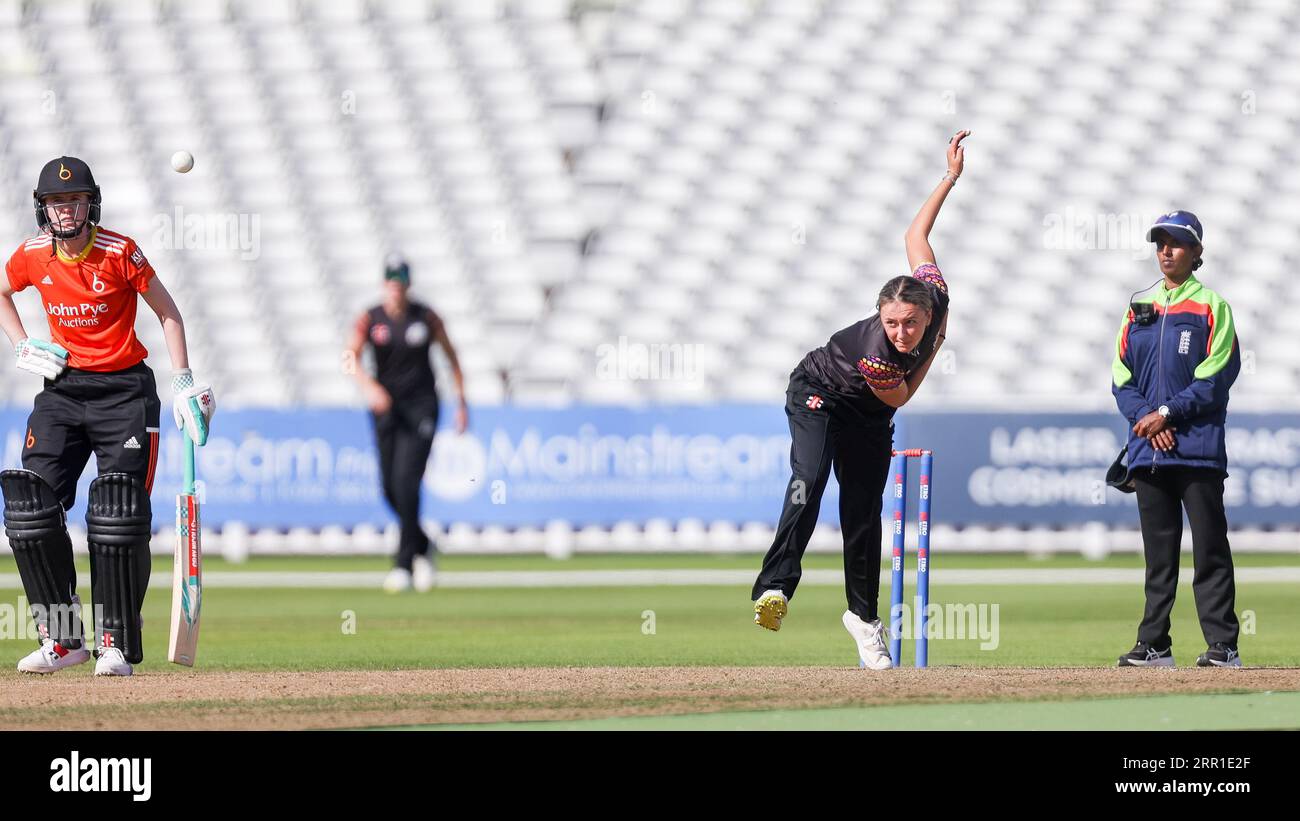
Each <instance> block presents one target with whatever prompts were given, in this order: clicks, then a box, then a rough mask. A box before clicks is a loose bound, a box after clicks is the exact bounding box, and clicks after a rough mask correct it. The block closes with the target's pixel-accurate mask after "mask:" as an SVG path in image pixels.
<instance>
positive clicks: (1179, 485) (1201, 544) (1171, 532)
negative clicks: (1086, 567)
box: [1133, 467, 1239, 648]
mask: <svg viewBox="0 0 1300 821" xmlns="http://www.w3.org/2000/svg"><path fill="white" fill-rule="evenodd" d="M1133 478H1134V479H1135V481H1136V484H1137V501H1138V513H1139V515H1140V516H1141V519H1142V544H1143V551H1144V553H1145V554H1146V567H1147V570H1146V610H1145V612H1144V614H1143V616H1142V624H1141V626H1139V627H1138V641H1144V642H1146V643H1148V644H1150V645H1152V646H1154V647H1160V648H1163V647H1167V646H1169V644H1170V638H1169V614H1170V611H1172V610H1173V608H1174V594H1175V593H1177V592H1178V559H1179V550H1180V545H1181V542H1182V538H1183V511H1184V510H1186V511H1187V521H1188V522H1190V523H1191V526H1192V561H1193V565H1194V567H1195V571H1194V575H1193V576H1192V593H1193V594H1194V595H1195V597H1196V613H1197V615H1198V616H1199V617H1200V620H1201V632H1202V633H1203V634H1204V637H1205V643H1206V644H1210V645H1212V644H1214V643H1215V642H1223V643H1224V644H1227V645H1229V646H1232V647H1236V646H1237V634H1238V632H1239V627H1238V624H1237V614H1236V613H1235V612H1234V608H1235V607H1236V599H1237V588H1236V581H1235V578H1234V573H1233V568H1232V551H1231V549H1230V548H1229V546H1228V519H1227V516H1226V515H1225V513H1224V510H1223V474H1222V473H1219V472H1218V471H1215V470H1209V469H1204V468H1188V467H1162V468H1160V469H1158V470H1156V471H1150V470H1135V471H1133Z"/></svg>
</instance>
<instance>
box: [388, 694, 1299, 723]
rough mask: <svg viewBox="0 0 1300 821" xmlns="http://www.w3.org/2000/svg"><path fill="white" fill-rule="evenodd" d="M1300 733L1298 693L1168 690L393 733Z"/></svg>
mask: <svg viewBox="0 0 1300 821" xmlns="http://www.w3.org/2000/svg"><path fill="white" fill-rule="evenodd" d="M1085 728H1086V729H1090V730H1103V731H1105V730H1135V729H1146V730H1165V729H1179V730H1296V729H1300V693H1242V694H1231V695H1218V694H1216V695H1172V696H1170V695H1166V696H1147V697H1142V698H1107V699H1080V700H1078V701H1037V702H1017V703H1014V704H1011V703H997V702H993V703H984V704H909V705H900V706H881V707H852V708H834V709H810V710H770V711H751V712H735V713H705V714H699V715H672V716H634V717H623V718H600V719H589V720H586V721H533V722H528V721H521V722H514V723H498V724H441V725H418V726H413V727H389V728H384V729H394V730H875V731H891V730H897V731H909V732H910V731H913V730H1078V729H1085Z"/></svg>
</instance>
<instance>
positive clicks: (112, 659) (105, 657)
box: [95, 647, 135, 676]
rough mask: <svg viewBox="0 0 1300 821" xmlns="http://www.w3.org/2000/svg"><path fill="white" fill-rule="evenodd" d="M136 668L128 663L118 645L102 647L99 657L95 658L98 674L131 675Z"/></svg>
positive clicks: (96, 672)
mask: <svg viewBox="0 0 1300 821" xmlns="http://www.w3.org/2000/svg"><path fill="white" fill-rule="evenodd" d="M133 672H135V670H134V669H133V668H132V667H131V665H130V664H128V663H127V660H126V657H125V656H123V655H122V651H121V650H120V649H118V648H116V647H102V648H100V650H99V658H98V659H96V660H95V675H97V676H129V675H131V674H132V673H133Z"/></svg>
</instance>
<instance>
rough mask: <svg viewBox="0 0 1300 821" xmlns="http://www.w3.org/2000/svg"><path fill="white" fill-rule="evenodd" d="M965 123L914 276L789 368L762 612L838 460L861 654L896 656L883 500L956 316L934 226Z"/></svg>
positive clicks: (791, 585)
mask: <svg viewBox="0 0 1300 821" xmlns="http://www.w3.org/2000/svg"><path fill="white" fill-rule="evenodd" d="M969 133H970V132H968V131H959V132H958V133H957V134H956V135H954V136H953V138H952V139H951V140H949V142H948V150H947V159H948V171H947V173H945V174H944V175H943V178H942V179H941V180H940V181H939V184H938V186H937V187H936V188H935V189H934V191H933V193H931V194H930V196H929V198H928V199H927V200H926V201H925V204H924V205H922V206H921V210H920V211H919V212H918V213H917V215H916V217H915V219H913V220H912V225H911V227H910V228H908V230H907V234H906V248H907V261H908V265H909V267H910V268H911V270H912V274H911V275H910V276H900V277H895V278H894V279H891V280H890V281H889V282H887V283H885V286H884V288H882V289H881V291H880V294H879V296H878V298H877V300H876V309H877V313H876V314H873V315H872V316H869V317H867V318H866V319H864V320H862V321H860V322H857V323H854V324H853V325H850V326H849V327H847V328H844V329H843V330H841V331H838V332H836V333H835V334H834V335H833V336H831V338H830V341H829V342H827V343H826V344H825V345H824V346H822V347H820V348H817V349H816V350H814V351H811V352H810V353H809V354H808V355H807V356H805V357H804V359H803V361H802V362H800V363H799V365H798V366H797V367H796V368H795V369H794V371H793V372H792V373H791V374H790V386H789V388H788V389H787V391H786V403H785V413H786V417H787V418H788V420H789V423H790V436H791V439H792V440H793V441H792V443H791V446H790V468H791V474H792V475H791V477H790V483H789V485H788V486H787V487H786V494H785V500H784V504H783V506H782V509H781V518H780V520H779V521H778V523H777V526H776V535H775V538H774V539H773V542H772V547H771V548H770V549H769V550H768V551H767V555H766V556H765V557H764V558H763V567H762V570H761V571H760V572H759V575H758V579H757V581H755V582H754V587H753V591H752V598H753V600H754V602H755V603H754V622H755V623H756V624H758V625H760V626H762V627H765V628H767V629H768V630H779V629H780V628H781V620H782V619H783V618H784V617H785V615H786V612H787V608H788V603H789V600H790V599H791V598H792V597H793V596H794V592H795V588H796V587H798V585H799V578H800V576H801V575H802V570H801V567H800V562H801V560H802V559H803V553H804V549H805V548H806V547H807V546H808V540H809V539H810V538H811V537H812V533H813V528H814V527H815V526H816V524H817V514H818V510H819V508H820V506H821V497H822V492H823V491H824V490H825V488H826V481H827V479H828V478H829V476H830V473H831V471H832V470H834V471H835V478H836V481H838V482H839V485H840V529H841V532H842V533H843V536H844V586H845V593H846V595H847V599H848V609H847V610H846V611H845V613H844V615H843V617H842V619H841V620H842V622H843V624H844V626H845V628H846V629H847V630H848V631H849V634H850V635H852V636H853V639H854V641H855V642H856V643H857V646H858V656H859V659H860V660H861V662H862V665H863V666H865V667H869V668H872V669H884V668H886V667H891V666H893V665H892V661H891V660H890V657H889V648H888V642H887V641H886V639H887V638H888V636H887V634H888V632H889V631H888V628H887V627H886V626H885V625H884V624H882V622H881V620H880V616H879V613H878V611H877V599H878V598H879V593H880V549H881V537H882V533H881V522H880V514H881V506H882V496H883V494H884V490H885V483H886V481H887V480H888V476H889V463H890V459H891V457H892V455H893V427H894V426H893V422H892V419H893V416H894V413H895V411H897V409H898V408H900V407H902V406H903V405H904V404H905V403H906V402H907V401H908V400H909V399H910V398H911V397H912V396H913V395H914V394H915V393H916V391H917V389H918V388H920V386H921V382H922V380H924V379H925V375H926V373H927V372H928V371H929V369H930V365H931V364H932V363H933V361H934V356H935V354H936V353H938V350H939V347H940V346H941V345H942V344H943V340H944V334H945V332H946V329H947V326H948V284H947V282H946V281H945V279H944V277H943V274H941V273H940V272H939V268H938V266H937V265H936V264H935V257H934V250H933V249H932V248H931V247H930V242H929V236H930V230H931V229H932V228H933V227H934V221H935V218H936V217H937V216H938V214H939V209H940V207H941V206H942V205H943V202H944V199H945V198H946V197H947V196H948V192H949V191H951V190H952V188H953V186H954V185H956V183H957V178H958V177H960V176H961V172H962V168H963V166H964V163H965V157H964V153H965V149H964V148H963V147H962V141H963V140H964V139H965V138H966V136H967V135H968V134H969Z"/></svg>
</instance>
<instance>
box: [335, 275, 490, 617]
mask: <svg viewBox="0 0 1300 821" xmlns="http://www.w3.org/2000/svg"><path fill="white" fill-rule="evenodd" d="M410 288H411V266H410V265H408V264H407V263H406V261H405V260H403V259H401V258H399V257H390V258H389V259H388V260H387V261H386V262H385V264H384V300H383V302H381V303H380V304H378V305H375V306H374V307H372V308H370V309H368V310H367V311H366V312H365V313H363V314H362V315H361V316H360V317H358V318H357V321H356V324H355V326H354V328H353V331H352V338H351V340H350V341H349V343H348V349H349V350H350V351H351V353H352V361H354V362H357V361H359V360H360V357H361V352H362V349H363V348H364V347H365V346H366V345H367V344H369V345H370V346H371V348H372V349H373V350H374V354H375V374H374V375H373V376H372V375H371V374H369V373H366V371H365V370H364V369H362V368H357V369H356V372H355V375H356V379H357V382H358V383H359V384H360V386H361V390H362V392H363V394H364V396H365V398H366V403H367V404H368V405H369V406H370V418H371V421H372V422H373V424H374V429H375V443H376V445H377V446H378V447H379V469H380V473H381V474H382V476H383V484H384V498H385V499H386V500H387V501H388V505H389V506H390V507H391V508H392V509H393V512H394V513H395V514H397V519H398V521H399V523H400V526H401V537H400V539H399V541H398V547H397V555H396V556H395V557H394V558H393V569H392V571H391V572H390V573H389V574H388V577H387V578H385V579H384V589H385V590H387V591H388V592H390V593H401V592H403V591H405V590H409V589H411V587H414V588H415V589H416V590H417V591H419V592H421V593H423V592H425V591H427V590H429V589H430V588H432V587H433V585H434V581H435V578H436V569H435V566H434V558H435V552H436V551H435V547H434V544H433V542H432V541H430V539H429V536H428V534H427V533H425V532H424V528H423V527H421V526H420V486H421V485H422V484H423V481H424V470H425V467H426V465H427V464H428V462H429V451H430V450H432V448H433V436H434V432H435V431H436V430H437V428H438V389H437V385H436V384H435V382H434V374H433V366H432V365H431V364H430V360H429V349H430V348H431V347H432V346H433V343H434V342H437V343H438V344H439V345H441V346H442V349H443V351H444V352H445V353H446V354H447V361H448V362H449V363H450V365H451V372H452V378H453V379H454V380H455V382H456V395H457V397H458V400H459V401H458V404H457V406H456V432H457V433H464V432H465V430H466V428H468V427H469V406H468V405H466V403H465V377H464V375H463V374H462V373H461V370H460V360H459V359H458V358H457V357H456V349H455V348H454V347H453V346H452V344H451V339H450V338H448V336H447V328H446V326H445V325H443V322H442V319H441V318H440V317H439V316H438V314H436V313H435V312H434V310H433V309H432V308H430V307H429V306H427V305H424V304H422V303H419V302H413V301H412V300H411V299H410V298H409V296H408V292H409V291H410Z"/></svg>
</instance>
